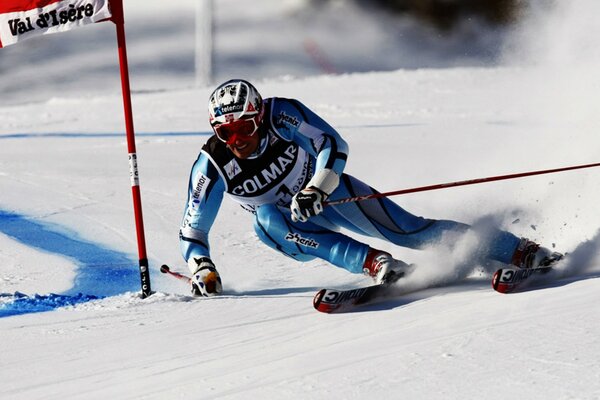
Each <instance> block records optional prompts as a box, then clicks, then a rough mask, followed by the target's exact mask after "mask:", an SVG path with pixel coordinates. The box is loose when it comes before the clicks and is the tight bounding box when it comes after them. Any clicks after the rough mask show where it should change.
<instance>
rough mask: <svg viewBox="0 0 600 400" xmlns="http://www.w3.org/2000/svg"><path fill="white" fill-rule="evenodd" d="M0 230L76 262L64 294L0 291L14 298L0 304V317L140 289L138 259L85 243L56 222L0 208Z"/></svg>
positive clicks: (39, 310)
mask: <svg viewBox="0 0 600 400" xmlns="http://www.w3.org/2000/svg"><path fill="white" fill-rule="evenodd" d="M0 232H2V233H4V234H5V235H7V236H9V237H11V238H13V239H15V240H16V241H18V242H20V243H23V244H25V245H27V246H30V247H33V248H36V249H38V250H41V251H44V252H47V253H53V254H57V255H61V256H64V257H68V258H70V259H72V260H73V261H74V262H75V263H76V265H77V270H76V276H75V279H74V282H73V287H72V288H71V289H69V290H67V291H65V292H64V293H61V294H49V295H39V294H35V295H33V296H28V295H25V294H22V293H19V292H16V293H15V294H7V293H0V296H2V297H8V296H10V297H12V298H13V299H14V300H13V301H10V302H7V303H4V304H0V318H2V317H8V316H11V315H21V314H29V313H36V312H43V311H51V310H54V309H56V308H59V307H64V306H67V305H73V304H77V303H82V302H86V301H90V300H95V299H98V298H102V297H105V296H113V295H116V294H121V293H125V292H128V291H135V290H137V289H139V279H140V277H139V270H138V269H137V265H138V262H137V261H135V260H133V259H132V258H131V257H130V256H128V255H127V254H125V253H121V252H118V251H114V250H110V249H107V248H105V247H102V246H100V245H98V244H95V243H90V242H86V241H84V240H82V239H80V238H78V237H77V235H76V234H75V233H73V232H69V231H67V230H66V229H65V228H62V227H60V226H58V225H52V224H48V223H42V222H38V221H35V220H33V219H28V218H27V217H25V216H22V215H19V214H15V213H12V212H7V211H3V210H0ZM24 272H26V271H24Z"/></svg>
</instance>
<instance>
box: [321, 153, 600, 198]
mask: <svg viewBox="0 0 600 400" xmlns="http://www.w3.org/2000/svg"><path fill="white" fill-rule="evenodd" d="M593 167H600V163H594V164H585V165H576V166H573V167H564V168H554V169H546V170H542V171H531V172H522V173H518V174H510V175H499V176H491V177H488V178H478V179H469V180H466V181H458V182H450V183H440V184H437V185H429V186H421V187H416V188H412V189H402V190H396V191H393V192H385V193H371V194H367V195H364V196H356V197H349V198H346V199H340V200H332V201H327V202H324V203H323V205H325V206H333V205H336V204H343V203H351V202H354V201H362V200H368V199H379V198H381V197H389V196H397V195H401V194H408V193H417V192H427V191H430V190H438V189H447V188H451V187H457V186H466V185H475V184H478V183H485V182H495V181H502V180H506V179H516V178H523V177H526V176H534V175H543V174H553V173H556V172H563V171H572V170H575V169H583V168H593Z"/></svg>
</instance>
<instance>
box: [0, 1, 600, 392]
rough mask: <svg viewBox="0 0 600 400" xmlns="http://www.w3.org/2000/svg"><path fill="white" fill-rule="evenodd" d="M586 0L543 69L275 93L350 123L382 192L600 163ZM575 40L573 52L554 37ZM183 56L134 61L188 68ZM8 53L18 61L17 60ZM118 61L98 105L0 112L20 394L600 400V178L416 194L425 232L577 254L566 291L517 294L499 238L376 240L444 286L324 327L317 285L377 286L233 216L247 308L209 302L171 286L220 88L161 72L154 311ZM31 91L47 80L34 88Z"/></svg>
mask: <svg viewBox="0 0 600 400" xmlns="http://www.w3.org/2000/svg"><path fill="white" fill-rule="evenodd" d="M223 3H228V4H230V3H231V2H229V1H224V2H223ZM277 3H282V4H283V3H289V2H277ZM128 4H131V5H132V7H133V6H136V5H137V7H138V8H140V9H141V8H142V7H141V6H140V4H141V2H137V1H132V2H130V3H128ZM152 4H154V5H156V6H157V7H158V3H152ZM272 4H275V2H273V3H272ZM577 4H578V5H581V4H586V5H587V6H584V7H583V8H582V9H580V8H575V11H576V12H570V13H566V12H562V13H561V14H560V16H561V18H558V19H556V20H549V21H545V22H544V25H543V27H544V29H541V30H540V29H538V30H537V31H535V33H536V34H537V36H536V35H533V36H531V35H528V34H527V32H526V31H523V32H522V35H523V36H520V37H519V43H521V44H526V42H527V41H528V38H530V37H537V38H541V39H543V40H539V41H537V42H536V43H535V45H531V46H529V45H527V46H523V47H519V48H514V49H511V50H513V51H514V54H520V56H521V59H523V58H522V56H523V54H525V55H527V56H528V57H530V58H531V59H529V60H528V61H529V62H528V63H527V64H528V65H527V66H525V65H523V66H520V67H508V66H507V67H502V68H501V67H497V68H487V69H483V68H466V67H457V68H450V69H416V70H410V71H409V70H397V71H391V72H368V73H356V74H345V75H336V76H313V77H304V78H291V77H287V78H285V79H281V78H277V79H267V78H260V79H255V80H254V83H255V84H256V86H257V87H258V89H259V90H260V91H261V92H262V94H263V95H264V96H265V97H269V96H282V97H293V98H297V99H299V100H301V101H302V102H304V103H305V104H306V105H307V106H309V107H310V108H312V109H313V110H314V111H316V112H317V113H319V114H320V115H322V116H323V117H324V118H325V119H327V120H328V121H329V122H330V123H331V124H332V125H333V126H334V127H335V128H336V129H338V130H339V132H340V133H341V134H342V135H343V137H344V138H345V139H346V140H347V141H348V143H349V144H350V158H349V161H348V166H347V172H348V173H350V174H353V175H355V176H357V177H359V178H361V179H363V180H365V181H366V182H368V183H369V184H371V185H372V186H374V187H376V188H377V189H379V190H382V191H390V190H396V189H404V188H410V187H415V186H424V185H430V184H436V183H442V182H452V181H457V180H465V179H473V178H481V177H488V176H495V175H501V174H511V173H517V172H524V171H534V170H542V169H549V168H557V167H563V166H572V165H580V164H589V163H596V162H598V161H599V160H600V143H599V139H598V130H599V128H600V117H599V115H600V114H599V113H598V110H597V108H598V106H597V105H598V104H600V99H599V98H598V93H599V92H600V90H599V89H600V78H599V76H598V74H597V65H598V64H600V62H599V61H600V57H598V51H597V49H598V48H600V47H598V46H594V45H591V44H593V43H590V41H592V42H593V38H597V37H600V36H599V35H594V34H591V32H595V30H597V29H598V28H597V24H591V25H589V24H587V23H584V22H590V21H589V18H590V17H593V16H594V15H597V13H595V12H594V11H595V10H596V9H597V8H598V5H596V4H595V3H594V2H592V1H591V0H590V1H584V2H577ZM586 7H587V8H586ZM159 8H160V7H159ZM151 10H154V11H155V12H156V9H151ZM571 11H573V10H571ZM257 12H258V11H257ZM565 21H566V22H570V23H568V24H566V25H565V24H562V23H563V22H565ZM132 25H133V24H132ZM132 25H128V26H129V27H131V26H132ZM108 27H110V25H108ZM98 29H105V28H104V27H102V28H98ZM106 29H108V28H106ZM83 31H85V29H82V32H83ZM88 31H89V32H92V31H91V30H88ZM132 31H133V32H135V30H132ZM555 32H560V33H561V34H565V35H562V36H560V38H569V40H570V39H572V40H573V42H572V43H570V42H569V41H567V42H564V41H561V40H559V38H558V37H555V38H554V39H556V40H550V39H552V38H553V36H552V33H555ZM145 33H146V34H148V35H149V33H148V31H145ZM69 35H71V36H72V35H73V34H72V33H69V34H64V35H55V37H56V40H58V38H60V37H65V38H66V37H67V36H69ZM75 36H77V34H75ZM130 36H135V34H133V35H130ZM48 40H49V41H53V40H55V38H48ZM65 40H66V39H65ZM165 40H166V39H165ZM166 41H167V42H168V40H166ZM32 43H34V42H33V41H32ZM37 43H38V45H40V46H41V43H42V42H37ZM55 43H56V42H55ZM574 43H575V44H576V46H573V44H574ZM549 44H552V45H551V46H549ZM180 45H181V46H183V44H181V43H177V44H176V45H174V46H172V47H168V46H167V47H165V46H163V47H162V50H160V49H157V48H156V47H152V46H149V47H147V48H143V49H140V48H139V47H138V48H137V50H132V52H133V53H134V54H135V52H136V51H139V53H138V55H139V57H140V58H144V59H146V60H148V65H150V64H151V60H156V61H157V62H158V61H159V60H162V61H163V62H165V63H166V64H163V65H167V64H168V63H167V62H166V61H167V60H169V59H172V58H169V57H170V55H171V54H172V53H170V51H176V50H177V49H178V48H179V46H180ZM229 45H230V46H233V44H232V43H230V44H229ZM240 46H241V45H240ZM59 47H60V46H59ZM90 47H91V46H90ZM18 48H19V47H15V49H18ZM60 48H61V49H67V48H69V46H63V47H60ZM524 48H528V49H530V51H527V52H525V53H521V51H522V50H523V49H524ZM547 48H552V50H553V51H552V52H548V51H545V50H544V49H547ZM9 50H10V51H11V52H13V53H4V51H9ZM9 50H7V49H3V50H2V51H3V53H2V56H3V57H5V56H4V55H5V54H16V50H13V49H10V48H9ZM113 50H114V49H113ZM19 51H20V50H19ZM40 51H42V50H40ZM234 52H235V49H234V50H230V56H231V53H234ZM163 53H166V56H165V57H164V58H161V57H160V55H161V54H163ZM23 54H24V53H23ZM37 54H38V55H41V53H37ZM106 54H107V53H105V52H104V50H103V51H99V53H98V54H97V55H96V58H95V59H94V60H91V61H90V65H91V64H93V65H103V63H105V62H107V61H106ZM70 57H74V58H68V59H66V60H65V59H62V61H59V60H57V61H56V65H54V67H56V68H60V65H59V64H61V62H62V63H63V66H64V68H65V69H66V71H67V72H65V73H66V75H65V77H70V78H72V79H73V80H74V79H75V77H77V76H78V73H77V68H76V65H77V63H79V62H80V61H79V60H78V58H77V57H75V56H73V55H71V56H70ZM43 58H48V57H46V55H44V57H43ZM87 60H89V59H87ZM2 61H3V62H4V63H6V62H7V61H6V59H5V58H3V59H2ZM533 61H535V62H536V63H537V64H540V65H538V66H536V67H533V66H531V64H533ZM115 62H116V60H115V59H113V60H112V64H111V65H112V67H111V68H108V69H106V70H105V69H103V68H104V67H102V68H100V70H102V71H103V72H104V73H103V74H101V75H100V76H101V77H102V78H101V79H99V78H98V75H93V76H91V77H88V78H85V79H84V81H85V82H84V83H85V85H86V86H85V90H81V88H78V90H66V89H65V90H64V91H60V90H57V87H60V85H57V82H56V81H53V82H46V81H45V80H44V79H41V78H40V76H38V72H39V71H38V72H35V71H37V70H34V69H33V66H32V65H33V64H31V65H28V67H27V68H25V69H23V70H20V71H21V72H18V71H17V70H18V68H16V67H15V71H17V73H16V75H5V74H3V75H2V84H3V85H4V86H3V87H10V88H12V89H10V90H8V89H7V90H6V91H5V92H3V93H6V92H10V93H11V96H12V94H14V98H13V97H11V99H8V100H6V101H4V99H3V102H2V103H1V104H0V193H2V195H1V196H0V366H1V368H0V382H1V385H0V398H2V399H5V398H6V399H28V400H30V399H61V400H63V399H80V398H86V399H106V398H114V399H176V398H181V399H248V398H250V399H253V398H265V399H280V398H287V399H307V398H308V399H326V398H327V399H328V398H332V397H336V398H342V399H371V398H374V399H397V398H408V399H417V398H423V399H444V400H446V399H476V398H487V399H505V398H519V399H534V400H537V399H539V400H542V399H543V400H546V399H599V398H600V383H599V382H600V365H599V363H598V357H597V355H598V354H600V342H599V341H598V329H599V328H598V321H599V320H600V311H599V307H598V303H599V301H600V290H599V288H600V279H599V278H600V234H599V228H600V222H599V221H598V212H597V207H598V206H597V204H598V200H597V199H598V196H599V195H600V179H599V171H600V170H598V169H597V168H592V169H583V170H578V171H572V172H564V173H560V174H554V175H542V176H537V177H529V178H523V179H519V180H509V181H502V182H495V183H486V184H480V185H474V186H465V187H460V188H453V189H446V190H440V191H432V192H424V193H419V194H411V195H405V196H399V197H396V198H394V200H395V201H397V202H398V203H399V204H400V205H402V206H403V207H405V208H406V209H408V210H409V211H411V212H413V213H415V214H419V215H423V216H427V217H430V218H445V219H455V220H460V221H463V222H467V223H471V224H473V225H474V226H475V227H476V228H477V229H476V232H477V233H480V232H485V230H486V228H489V227H492V226H494V227H501V228H503V229H507V230H510V231H511V232H513V233H515V234H517V235H520V236H526V237H529V238H530V239H533V240H536V241H538V242H540V243H542V244H544V245H545V246H548V247H551V248H553V249H555V250H557V251H562V252H568V253H569V254H568V256H567V258H566V260H565V262H564V263H562V264H561V265H560V268H559V273H558V279H556V280H553V281H547V282H542V283H540V285H538V286H536V287H535V288H534V290H529V291H526V292H523V293H518V294H510V295H501V294H498V293H495V292H494V291H493V290H492V289H491V286H490V274H491V272H492V271H493V270H494V268H495V267H497V266H491V265H477V264H476V263H474V262H473V261H472V260H471V259H470V257H469V254H470V252H471V251H472V250H473V248H474V247H475V246H476V245H477V235H469V236H467V237H465V238H461V239H459V240H455V238H447V240H446V241H444V242H443V243H441V244H440V245H439V246H436V247H432V248H430V249H427V250H425V251H412V250H407V249H403V248H399V247H394V246H391V245H389V244H387V243H381V242H378V241H374V240H371V239H368V238H363V239H362V240H365V241H366V242H368V243H369V244H371V245H373V246H376V247H380V248H383V249H386V250H388V251H390V252H392V253H393V254H394V255H395V256H396V257H398V258H402V259H403V260H405V261H407V262H411V263H416V264H417V265H418V268H417V270H416V271H415V273H414V275H412V276H411V277H410V278H407V279H406V282H405V283H404V284H405V285H412V286H413V287H416V288H422V289H423V290H420V291H418V292H415V293H414V294H412V295H408V296H404V297H398V298H392V299H388V300H385V301H383V302H380V303H378V304H375V305H372V306H367V307H364V308H362V309H360V310H357V312H354V313H346V314H339V315H324V314H319V313H317V312H316V311H314V310H313V308H312V297H313V295H314V294H315V292H316V291H317V290H318V289H320V288H323V287H339V288H350V287H358V286H360V285H365V284H369V283H370V281H369V279H368V278H367V277H364V276H360V275H351V274H349V273H347V272H345V271H344V270H341V269H337V268H335V267H333V266H330V265H328V264H327V263H325V262H322V261H313V262H309V263H297V262H294V261H291V260H289V259H287V258H285V257H283V256H281V255H279V254H278V253H276V252H274V251H272V250H270V249H269V248H267V247H266V246H264V245H262V244H261V243H260V242H259V240H258V239H257V238H256V236H255V234H254V233H253V231H252V215H251V214H249V213H247V212H245V211H243V210H242V209H241V208H240V207H239V206H237V205H236V204H234V203H233V202H232V201H230V200H228V199H225V201H224V203H223V207H222V209H221V213H220V215H219V217H218V219H217V221H216V223H215V226H214V228H213V230H212V232H211V244H212V252H213V258H214V261H215V262H216V264H217V267H218V268H219V271H220V272H221V275H222V278H223V283H224V287H225V291H226V293H225V294H224V295H223V296H221V297H217V298H210V299H194V298H192V297H190V296H189V295H188V287H187V286H186V285H185V284H183V283H182V282H181V281H178V280H175V279H173V278H170V277H168V276H165V275H162V274H160V273H159V272H158V268H159V267H160V265H161V264H163V263H166V264H168V265H170V266H171V268H172V269H174V270H177V271H181V272H186V271H185V269H186V267H185V265H184V263H183V261H182V259H181V256H180V254H179V246H178V227H179V223H180V220H181V217H182V212H183V207H184V203H185V201H186V194H187V193H186V191H187V180H188V174H189V169H190V167H191V165H192V163H193V162H194V160H195V159H196V157H197V154H198V151H199V150H200V148H201V146H202V144H203V143H204V141H205V140H206V139H207V138H208V136H209V134H210V127H209V125H208V123H207V120H206V101H207V98H208V96H209V93H210V91H211V89H210V88H204V87H202V88H192V87H191V86H190V85H186V84H180V85H170V83H171V82H172V81H171V79H176V74H174V75H169V76H168V77H167V78H165V81H161V76H162V75H161V73H160V71H154V72H152V75H153V80H154V82H155V83H157V86H161V88H160V90H149V89H156V86H150V87H146V86H143V85H141V86H135V85H136V80H135V76H132V82H133V84H134V86H135V87H134V89H136V91H135V93H134V96H133V108H134V118H135V126H136V132H137V151H138V160H139V172H140V183H141V192H142V202H143V211H144V223H145V228H146V229H145V230H146V242H147V248H148V253H149V261H150V266H151V274H152V286H153V290H154V291H155V294H153V295H152V296H150V297H149V298H147V299H141V298H140V296H139V274H138V272H137V244H136V237H135V228H134V219H133V211H132V209H133V207H132V200H131V190H130V180H129V168H128V160H127V150H126V145H125V136H124V134H123V126H124V122H123V112H122V108H121V104H122V100H121V98H120V91H119V90H120V87H119V81H118V76H117V74H116V64H115ZM4 65H6V64H4ZM86 65H87V64H86ZM44 68H46V67H44ZM47 69H48V70H50V69H51V68H50V66H48V67H47ZM12 72H14V71H12ZM238 72H239V71H238ZM20 74H21V75H20ZM81 75H82V76H88V75H86V74H84V73H83V72H82V73H81ZM236 75H238V76H239V75H242V76H246V75H245V74H243V73H241V72H239V73H238V74H236ZM267 75H268V74H267ZM248 77H253V76H252V75H250V74H248ZM65 79H66V78H65ZM186 79H188V80H189V76H186ZM7 80H10V81H9V82H8V81H7ZM19 80H22V81H23V82H29V83H24V84H23V85H22V87H18V86H19V85H13V84H12V83H13V82H19ZM137 82H139V81H137ZM162 82H166V84H163V83H162ZM178 82H179V83H181V82H180V81H178ZM71 85H72V84H68V85H67V84H66V83H65V88H70V87H71ZM170 86H175V87H177V88H176V89H170V88H169V87H170ZM96 88H97V90H95V89H96ZM147 89H148V90H147ZM27 91H30V92H31V93H32V98H31V99H30V100H28V98H27ZM34 91H35V93H34ZM34 94H35V96H34Z"/></svg>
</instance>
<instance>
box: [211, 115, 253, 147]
mask: <svg viewBox="0 0 600 400" xmlns="http://www.w3.org/2000/svg"><path fill="white" fill-rule="evenodd" d="M213 130H214V131H215V134H216V135H217V138H219V140H221V141H222V142H225V143H228V142H229V141H231V140H232V139H234V138H235V137H236V136H237V137H240V138H241V139H243V138H246V137H250V136H252V135H254V133H255V132H256V131H257V130H258V124H257V123H256V118H254V117H253V118H248V119H239V120H237V121H233V122H229V123H225V124H219V125H215V126H213Z"/></svg>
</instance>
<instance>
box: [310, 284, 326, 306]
mask: <svg viewBox="0 0 600 400" xmlns="http://www.w3.org/2000/svg"><path fill="white" fill-rule="evenodd" d="M326 291H327V289H321V290H319V291H318V292H317V294H315V297H314V298H313V307H314V308H315V310H317V311H321V310H319V307H320V306H321V300H323V296H324V295H325V292H326Z"/></svg>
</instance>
